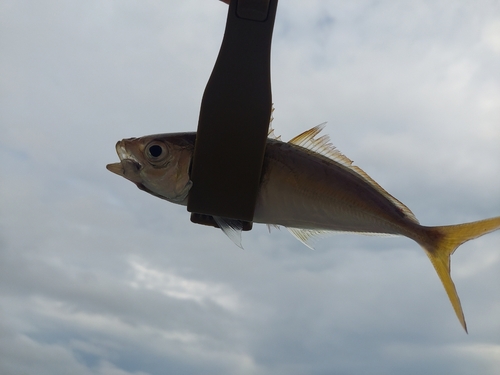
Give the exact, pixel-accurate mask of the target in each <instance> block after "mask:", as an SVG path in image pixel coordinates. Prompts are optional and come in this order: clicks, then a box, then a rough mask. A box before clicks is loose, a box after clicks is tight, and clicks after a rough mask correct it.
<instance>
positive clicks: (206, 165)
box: [187, 0, 278, 230]
mask: <svg viewBox="0 0 500 375" xmlns="http://www.w3.org/2000/svg"><path fill="white" fill-rule="evenodd" d="M277 4H278V0H231V3H230V5H229V10H228V16H227V23H226V31H225V34H224V39H223V41H222V46H221V49H220V51H219V55H218V57H217V61H216V63H215V66H214V69H213V71H212V75H211V76H210V79H209V81H208V83H207V86H206V88H205V92H204V94H203V99H202V103H201V109H200V117H199V122H198V131H197V136H196V144H195V151H194V157H193V164H192V170H191V180H192V181H193V187H192V188H191V190H190V192H189V200H188V207H187V208H188V211H190V212H191V213H192V214H191V221H193V222H195V223H199V224H206V225H213V226H217V224H216V223H215V221H214V220H213V218H212V216H220V217H225V218H230V219H237V220H240V221H242V222H244V225H243V229H244V230H250V229H251V228H252V219H253V213H254V209H255V201H256V198H257V193H258V188H259V183H260V176H261V169H262V162H263V158H264V152H265V147H266V139H267V132H268V127H269V120H270V117H271V107H272V100H271V75H270V57H271V39H272V32H273V27H274V19H275V16H276V8H277Z"/></svg>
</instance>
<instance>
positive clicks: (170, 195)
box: [107, 125, 500, 330]
mask: <svg viewBox="0 0 500 375" xmlns="http://www.w3.org/2000/svg"><path fill="white" fill-rule="evenodd" d="M322 129H323V125H319V126H316V127H314V128H312V129H310V130H308V131H306V132H304V133H302V134H300V135H298V136H297V137H295V138H293V139H292V140H290V141H289V142H282V141H281V140H280V139H279V137H276V136H274V132H273V131H272V129H271V130H270V132H269V138H268V141H267V146H266V151H265V156H264V163H263V167H262V174H261V181H260V189H259V193H258V196H257V201H256V206H255V212H254V222H256V223H263V224H268V225H275V226H280V225H281V226H285V227H287V228H288V229H289V230H290V231H291V233H292V234H293V235H295V236H296V237H297V238H298V239H299V240H301V241H302V242H304V243H305V244H306V245H308V246H309V244H308V241H309V240H310V239H311V238H313V237H314V236H316V235H318V234H322V233H325V232H331V231H340V232H354V233H376V234H392V235H403V236H406V237H408V238H410V239H413V240H414V241H416V242H417V243H418V244H420V245H421V246H422V248H423V249H424V250H425V252H426V254H427V255H428V257H429V259H430V260H431V262H432V264H433V265H434V268H435V269H436V271H437V273H438V276H439V277H440V279H441V281H442V283H443V285H444V288H445V290H446V293H447V294H448V297H449V298H450V301H451V303H452V306H453V308H454V310H455V313H456V315H457V317H458V319H459V321H460V323H461V324H462V326H463V328H464V329H465V330H467V328H466V323H465V318H464V315H463V311H462V308H461V304H460V300H459V298H458V295H457V292H456V289H455V286H454V284H453V281H452V279H451V275H450V256H451V254H452V253H453V252H454V251H455V249H456V248H457V247H458V246H460V245H461V244H462V243H464V242H466V241H468V240H470V239H473V238H477V237H479V236H481V235H483V234H486V233H489V232H491V231H494V230H497V229H500V217H495V218H491V219H486V220H482V221H477V222H473V223H466V224H459V225H451V226H440V227H426V226H422V225H420V224H419V222H418V220H417V219H416V218H415V216H414V215H413V213H412V212H411V211H410V209H408V208H407V207H406V206H405V205H404V204H403V203H401V202H399V201H398V200H397V199H396V198H394V197H393V196H392V195H390V194H389V193H387V192H386V191H385V190H384V189H383V188H382V187H380V186H379V185H378V184H377V183H376V182H375V181H374V180H373V179H371V178H370V177H369V176H368V175H367V174H366V173H365V172H363V171H362V170H361V169H360V168H358V167H357V166H354V165H353V163H352V161H351V160H350V159H348V158H347V157H345V156H344V155H342V154H341V153H340V152H339V151H338V150H337V149H335V147H333V146H332V145H331V143H329V138H328V136H326V135H323V136H321V137H319V138H318V137H317V135H318V134H319V133H320V132H321V130H322ZM195 141H196V133H174V134H159V135H151V136H146V137H141V138H129V139H124V140H122V141H119V142H118V143H117V145H116V150H117V153H118V156H119V158H120V163H114V164H109V165H108V166H107V168H108V169H109V170H110V171H111V172H114V173H116V174H118V175H120V176H123V177H125V178H127V179H128V180H130V181H132V182H134V183H135V184H136V185H137V186H138V187H139V188H140V189H141V190H144V191H146V192H148V193H150V194H153V195H155V196H157V197H159V198H162V199H166V200H168V201H170V202H173V203H176V204H181V205H187V201H188V196H189V190H190V188H191V186H192V182H191V180H190V178H189V172H190V165H191V159H192V156H193V152H194V144H195ZM230 183H231V181H230V178H228V180H227V181H225V182H224V183H223V184H222V186H227V188H228V189H230V188H231V186H230ZM214 219H215V220H216V222H217V223H218V224H219V226H220V227H221V229H223V231H224V232H225V233H226V234H228V236H229V237H230V238H232V239H233V241H235V242H236V243H237V244H238V241H239V238H240V237H239V235H240V234H239V232H240V231H241V228H240V227H238V224H237V222H236V223H235V221H234V220H230V219H226V218H217V217H216V218H214ZM235 233H236V235H235Z"/></svg>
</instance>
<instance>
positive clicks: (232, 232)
mask: <svg viewBox="0 0 500 375" xmlns="http://www.w3.org/2000/svg"><path fill="white" fill-rule="evenodd" d="M213 218H214V220H215V222H216V223H217V225H218V226H219V227H220V229H222V231H223V232H224V234H225V235H226V236H228V237H229V239H230V240H231V241H233V242H234V243H235V244H236V246H238V247H240V248H242V249H243V245H242V244H241V232H242V231H243V223H242V222H241V221H240V220H235V219H228V218H227V217H220V216H213Z"/></svg>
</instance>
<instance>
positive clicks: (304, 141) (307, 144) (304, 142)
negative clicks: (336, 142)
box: [288, 122, 418, 223]
mask: <svg viewBox="0 0 500 375" xmlns="http://www.w3.org/2000/svg"><path fill="white" fill-rule="evenodd" d="M325 124H326V122H324V123H322V124H320V125H317V126H315V127H314V128H311V129H309V130H307V131H305V132H303V133H301V134H299V135H298V136H296V137H294V138H292V139H291V140H290V141H289V142H288V143H291V144H293V145H296V146H300V147H303V148H305V149H307V150H309V151H311V152H314V153H316V154H319V155H322V156H324V157H326V158H328V159H330V160H332V161H333V162H336V163H338V164H341V165H343V166H344V167H346V168H349V169H350V170H351V171H352V172H354V173H356V174H357V175H358V176H359V177H361V178H362V179H363V180H365V181H366V182H367V183H369V184H370V185H372V186H373V187H374V188H375V189H377V190H378V191H379V193H381V194H382V195H383V196H385V197H386V198H387V199H389V200H390V201H391V202H392V203H393V204H394V205H396V206H397V207H398V208H399V209H400V210H401V211H402V212H403V213H404V214H405V215H406V216H407V217H408V218H409V219H410V220H412V221H414V222H415V223H418V220H417V218H416V217H415V215H414V214H413V212H411V210H410V209H409V208H408V207H406V206H405V205H404V204H403V203H401V202H400V201H399V200H397V199H396V198H394V197H393V196H392V195H391V194H389V193H388V192H387V191H385V190H384V189H383V188H382V187H381V186H380V185H379V184H378V183H377V182H375V181H374V180H373V179H372V178H371V177H370V176H368V175H367V174H366V173H365V172H364V171H363V170H362V169H361V168H359V167H357V166H355V165H353V161H352V160H351V159H349V158H348V157H347V156H345V155H344V154H342V153H341V152H340V151H339V150H337V149H336V148H335V146H333V145H332V144H331V142H330V137H329V136H328V135H323V136H321V137H319V138H315V137H316V136H317V135H318V134H319V133H320V132H321V131H322V130H323V129H324V127H325Z"/></svg>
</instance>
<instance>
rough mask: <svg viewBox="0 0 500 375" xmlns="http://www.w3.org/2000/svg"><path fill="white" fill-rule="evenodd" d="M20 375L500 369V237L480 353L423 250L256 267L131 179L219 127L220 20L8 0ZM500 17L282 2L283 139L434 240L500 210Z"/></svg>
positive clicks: (479, 277)
mask: <svg viewBox="0 0 500 375" xmlns="http://www.w3.org/2000/svg"><path fill="white" fill-rule="evenodd" d="M0 7H1V12H0V25H1V26H0V27H1V30H0V35H1V36H0V47H1V50H2V54H0V68H1V70H2V72H3V73H2V76H1V84H0V85H1V95H2V100H1V103H0V106H1V107H0V113H1V115H0V129H1V130H2V138H1V139H0V158H1V160H2V163H1V166H0V173H1V176H2V179H1V184H0V191H1V194H0V314H1V316H2V319H1V325H0V372H1V373H2V374H7V375H10V374H21V373H36V374H68V373H71V374H84V375H86V374H98V375H116V374H119V375H123V374H141V375H142V374H151V375H152V374H163V373H174V374H188V373H204V374H234V373H238V374H276V375H278V374H304V373H311V374H332V373H334V374H351V373H372V374H400V373H405V374H422V373H428V374H442V373H454V374H470V373H481V374H496V373H498V371H499V369H500V363H499V361H498V358H499V352H500V341H499V337H500V324H499V321H498V318H497V317H498V316H499V313H500V308H499V303H498V300H497V299H496V296H498V286H499V285H500V279H499V276H498V275H499V273H498V268H499V266H500V256H499V255H498V242H499V239H500V237H499V234H498V233H494V234H491V235H488V236H486V237H483V238H481V239H478V240H475V241H473V242H470V243H467V244H465V245H464V246H463V247H461V248H460V249H459V251H457V253H456V254H455V255H454V258H453V260H452V268H453V274H454V279H455V282H456V284H457V288H458V291H459V294H460V296H461V299H462V302H463V305H464V310H465V313H466V317H467V321H468V324H469V331H470V334H469V335H465V334H464V333H463V332H462V331H461V328H460V326H459V324H458V322H457V321H456V318H455V316H454V314H453V311H452V309H451V307H450V306H449V302H448V301H447V299H446V296H445V293H444V291H443V290H442V287H441V285H440V283H439V281H438V278H437V277H436V276H435V274H434V270H433V269H432V266H431V265H430V264H429V261H428V260H427V259H426V256H425V254H424V253H423V252H422V251H421V250H420V249H419V247H418V246H417V245H416V244H414V243H412V242H411V241H409V240H407V239H404V238H394V237H392V238H391V237H371V236H370V237H364V236H352V235H338V236H333V237H328V238H325V239H322V240H320V241H318V243H317V246H316V250H315V251H311V250H309V249H307V248H305V247H304V246H303V245H302V244H300V243H298V242H297V241H296V240H295V239H294V238H292V237H291V236H290V235H289V234H288V233H286V230H281V231H274V230H273V231H272V233H271V234H269V233H268V232H267V229H266V228H265V227H263V226H258V225H256V226H255V228H254V230H252V231H251V232H249V233H244V235H243V243H244V246H245V250H244V251H241V250H240V249H238V248H236V247H235V246H234V245H233V244H232V243H231V242H230V241H229V240H228V239H227V238H225V236H224V235H223V234H222V233H221V232H220V231H217V230H214V229H213V228H208V227H202V226H196V225H193V224H191V223H190V222H189V215H188V214H187V212H186V211H185V208H183V207H177V206H174V205H171V204H169V203H167V202H164V201H160V200H158V199H157V198H154V197H152V196H149V195H147V194H144V193H143V192H140V191H139V190H137V188H135V186H133V185H132V184H130V183H128V182H126V181H125V180H123V179H119V178H117V177H116V176H114V175H111V174H110V173H109V172H107V171H106V170H105V168H104V166H105V165H106V164H107V163H110V162H113V161H115V160H117V156H116V154H115V151H114V144H115V143H116V141H117V140H119V139H121V138H124V137H129V136H139V135H145V134H153V133H159V132H177V131H189V130H194V129H195V128H196V123H197V117H198V110H199V102H200V99H201V95H202V92H203V88H204V85H205V83H206V80H207V78H208V76H209V74H210V71H211V69H212V66H213V63H214V61H215V58H216V55H217V52H218V48H219V45H220V41H221V38H222V33H223V29H224V19H225V12H226V8H225V5H224V4H222V3H220V2H218V1H215V0H212V1H199V0H197V1H195V0H192V1H182V2H178V4H174V3H173V2H172V3H170V2H154V1H150V2H141V3H140V4H139V3H134V2H127V3H114V2H110V1H104V2H103V1H96V2H92V1H90V2H85V3H81V2H67V1H45V2H37V3H33V4H32V2H27V1H4V2H3V3H2V5H0ZM498 10H499V9H498V5H497V4H496V3H495V2H483V3H481V4H474V6H467V5H464V4H458V3H456V2H447V1H441V2H436V3H433V4H427V3H424V2H412V3H408V4H403V3H401V4H399V3H392V2H377V3H373V2H365V1H356V2H350V3H345V4H344V3H338V2H334V1H319V0H317V1H309V2H307V4H305V3H303V2H299V1H286V2H284V1H283V2H281V3H280V5H279V13H278V17H277V24H276V32H275V38H274V41H273V72H272V74H273V95H274V98H273V99H274V102H275V106H276V111H275V113H274V115H275V122H274V128H275V129H276V133H278V134H282V135H283V137H284V139H288V138H291V137H293V136H294V135H296V134H298V133H299V132H301V131H303V130H305V129H306V128H308V127H311V126H314V125H316V124H318V123H321V122H323V121H329V124H328V126H327V128H326V132H328V133H329V134H330V135H331V138H332V141H333V143H334V144H335V145H336V146H338V148H339V149H340V150H341V151H342V152H344V153H345V154H346V155H347V156H349V157H350V158H352V159H353V160H354V161H355V163H356V164H357V165H359V166H360V167H361V168H363V169H364V170H365V171H366V172H368V173H369V174H370V175H371V176H372V177H373V178H374V179H375V180H377V181H378V182H379V183H380V184H381V185H382V186H384V187H385V188H386V189H387V190H388V191H389V192H390V193H392V194H394V195H395V196H396V197H398V198H399V199H401V200H402V201H403V202H404V203H406V204H407V205H408V206H409V207H410V208H411V209H412V210H413V211H414V212H415V214H416V215H417V217H418V218H419V219H420V220H421V222H422V223H423V224H426V225H427V224H428V225H439V224H448V223H450V224H451V223H458V222H463V221H470V220H477V219H481V218H485V217H490V216H498V215H499V214H500V194H499V190H498V186H499V185H500V174H498V170H499V169H500V164H499V163H500V151H499V149H498V144H499V141H500V133H499V130H498V129H499V127H498V124H499V123H500V76H499V72H498V65H499V60H500V49H499V43H500V42H499V41H500V33H499V30H500V28H499V26H498V25H500V18H498V14H499V12H498Z"/></svg>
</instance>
